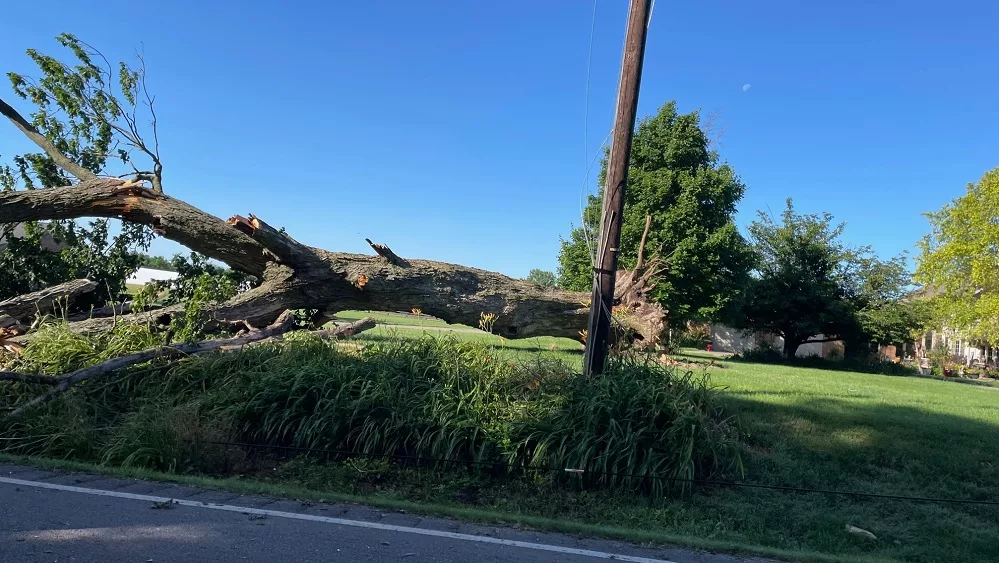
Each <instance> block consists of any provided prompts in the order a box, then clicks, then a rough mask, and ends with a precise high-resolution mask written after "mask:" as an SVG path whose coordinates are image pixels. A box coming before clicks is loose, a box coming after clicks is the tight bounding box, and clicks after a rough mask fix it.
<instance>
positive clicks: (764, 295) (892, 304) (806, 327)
mask: <svg viewBox="0 0 999 563" xmlns="http://www.w3.org/2000/svg"><path fill="white" fill-rule="evenodd" d="M832 221H833V218H832V216H831V215H830V214H828V213H824V214H822V215H814V214H801V213H798V212H796V211H795V210H794V205H793V203H792V201H791V200H790V199H788V200H787V207H786V208H785V210H784V212H783V214H782V215H781V220H780V221H779V222H778V221H777V220H776V219H774V218H773V217H771V216H770V215H768V214H766V213H762V212H761V213H760V214H759V218H758V219H757V220H756V221H754V222H753V223H752V224H750V226H749V233H750V238H751V240H752V243H753V248H754V250H755V251H756V253H757V256H758V261H757V268H756V271H755V272H754V275H753V277H752V279H751V281H750V282H749V284H748V286H747V291H746V293H745V295H744V296H743V299H742V302H741V303H740V307H739V308H738V309H737V311H736V312H735V314H734V318H733V319H731V322H732V324H733V325H735V326H736V327H737V328H743V329H748V330H753V331H755V332H768V333H772V334H776V335H779V336H781V337H782V338H783V339H784V350H783V353H784V356H785V357H793V356H794V354H795V352H796V351H797V349H798V347H799V346H801V345H802V344H805V343H808V342H827V341H830V340H840V339H842V340H846V341H847V342H848V344H849V343H853V344H859V343H865V342H885V343H887V342H898V341H904V340H907V339H908V338H909V333H910V332H911V331H912V330H913V328H914V326H913V323H914V322H915V320H914V319H915V318H916V317H915V314H914V313H913V312H912V311H910V310H909V309H907V308H906V307H905V305H904V304H903V303H901V301H900V299H901V297H902V295H903V294H904V291H905V288H906V287H907V286H908V273H907V271H906V266H905V259H904V257H901V256H900V257H897V258H893V259H892V260H888V261H882V260H879V259H878V258H877V257H876V256H874V254H873V252H872V251H871V249H870V248H869V247H861V248H856V249H854V248H848V247H846V246H845V245H844V244H843V243H842V242H841V240H840V237H841V235H842V233H843V228H844V225H843V224H839V225H834V224H833V222H832ZM819 334H821V335H823V337H822V338H818V339H817V338H815V336H816V335H819Z"/></svg>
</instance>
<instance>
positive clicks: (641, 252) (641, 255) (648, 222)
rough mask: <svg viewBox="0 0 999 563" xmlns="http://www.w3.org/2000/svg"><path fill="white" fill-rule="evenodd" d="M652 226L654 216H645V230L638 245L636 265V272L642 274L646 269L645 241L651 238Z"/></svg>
mask: <svg viewBox="0 0 999 563" xmlns="http://www.w3.org/2000/svg"><path fill="white" fill-rule="evenodd" d="M651 226H652V215H646V216H645V230H644V231H642V240H641V242H639V243H638V262H637V263H636V264H635V271H636V272H640V271H642V269H643V268H644V267H645V239H647V238H648V237H649V228H650V227H651Z"/></svg>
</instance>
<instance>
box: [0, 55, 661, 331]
mask: <svg viewBox="0 0 999 563" xmlns="http://www.w3.org/2000/svg"><path fill="white" fill-rule="evenodd" d="M67 37H68V38H67ZM63 40H64V41H67V42H68V43H69V44H70V45H71V46H74V45H75V46H76V47H78V48H79V49H78V50H80V49H82V52H83V53H85V55H86V57H87V58H85V59H84V58H82V57H81V60H83V61H84V63H85V64H86V65H89V66H87V68H88V69H89V73H88V74H87V75H85V76H83V75H81V76H80V80H83V81H84V83H85V84H86V85H87V87H85V88H78V87H77V86H76V85H75V83H73V84H72V85H71V87H70V86H59V87H61V88H63V90H60V93H61V94H65V95H68V96H70V97H72V98H73V99H76V100H78V101H79V103H78V104H76V105H71V104H70V105H65V104H64V105H62V106H60V107H61V108H62V109H63V110H64V111H66V112H67V113H71V112H77V113H78V114H80V115H82V116H84V117H86V118H87V119H88V120H90V121H91V122H93V123H95V124H98V125H100V124H106V125H107V127H108V128H109V129H110V130H111V131H113V132H115V133H116V134H118V135H120V136H121V138H122V139H123V143H125V144H127V145H128V146H131V147H133V148H136V149H138V150H139V152H142V153H144V154H145V155H146V156H147V157H149V159H151V162H152V171H140V170H139V169H137V168H135V165H134V164H133V163H132V160H131V159H129V160H127V162H128V163H129V164H131V165H132V166H133V168H134V169H135V174H134V176H132V177H131V178H129V179H126V178H118V177H101V176H99V175H98V174H96V173H94V172H93V171H92V170H91V169H90V168H87V167H84V166H80V165H79V164H78V163H77V162H76V161H75V160H74V159H73V158H70V156H68V155H67V154H64V153H63V152H62V151H60V149H59V148H58V146H57V144H56V143H53V142H51V140H50V139H49V138H48V137H47V136H46V135H44V134H42V133H40V132H39V131H38V130H37V129H36V128H35V126H34V125H33V124H32V122H30V121H28V120H26V119H24V118H23V117H22V116H21V115H20V114H19V113H18V112H17V111H16V110H15V109H14V108H13V107H11V106H10V105H9V104H6V103H4V102H3V101H2V100H0V113H2V114H3V115H5V116H6V117H7V118H8V119H9V120H10V121H11V122H12V123H13V124H14V125H15V127H16V128H17V129H18V130H20V131H22V132H23V133H24V134H25V135H26V136H27V137H28V138H29V139H30V140H32V141H33V142H34V143H35V144H36V145H38V147H39V148H40V149H42V151H44V153H45V156H46V157H47V162H48V163H50V165H51V166H52V167H53V168H58V169H61V170H62V171H64V172H65V173H67V174H69V175H72V176H74V177H75V178H76V179H77V180H78V182H77V183H68V184H66V185H62V186H54V187H49V188H46V189H35V190H19V191H18V190H15V191H6V192H0V224H2V223H15V222H23V221H39V220H57V219H78V218H83V217H102V218H117V219H122V220H124V221H127V222H131V223H136V224H141V225H146V226H148V227H150V228H152V229H153V230H154V231H155V232H156V233H158V234H160V235H162V236H164V237H166V238H168V239H171V240H174V241H176V242H179V243H181V244H183V245H184V246H186V247H188V248H190V249H191V250H194V251H196V252H199V253H201V254H204V255H206V256H208V257H210V258H214V259H216V260H219V261H221V262H224V263H225V264H227V265H229V266H230V267H232V268H234V269H236V270H240V271H242V272H245V273H247V274H251V275H253V276H255V277H257V278H258V279H259V280H260V285H259V286H258V287H256V288H254V289H252V290H250V291H247V292H244V293H241V294H239V295H237V296H236V297H234V298H233V299H231V300H229V301H227V302H225V303H222V304H219V305H212V306H210V307H207V308H206V311H205V312H206V313H207V314H208V315H209V316H210V318H211V319H213V321H216V322H218V323H221V324H225V323H233V322H240V321H245V322H248V323H251V324H254V325H258V326H259V325H264V324H267V323H269V322H272V321H274V320H275V319H276V318H277V317H278V315H280V314H281V313H282V312H283V311H286V310H289V309H316V310H319V314H318V316H319V317H326V318H329V317H331V316H332V315H333V314H334V313H335V312H337V311H341V310H346V309H364V310H385V311H395V310H410V309H413V308H419V309H421V310H422V311H423V312H424V313H426V314H428V315H431V316H434V317H437V318H440V319H442V320H444V321H447V322H449V323H461V324H467V325H472V326H476V325H479V324H480V320H481V319H484V318H487V319H490V323H489V324H490V326H491V330H492V331H493V332H495V333H497V334H499V335H502V336H504V337H506V338H525V337H532V336H541V335H551V336H564V337H570V338H578V337H579V336H580V334H581V331H582V330H583V329H584V328H585V326H586V320H587V316H588V308H589V298H590V296H589V294H587V293H579V292H569V291H563V290H559V289H549V288H543V287H540V286H537V285H535V284H533V283H531V282H528V281H524V280H516V279H512V278H510V277H507V276H504V275H502V274H498V273H495V272H488V271H485V270H479V269H475V268H469V267H466V266H460V265H455V264H447V263H443V262H434V261H429V260H416V259H410V258H403V257H400V256H398V255H397V254H396V253H395V252H393V251H392V250H391V249H390V248H389V247H388V246H386V245H382V244H376V243H373V242H371V241H370V240H368V243H369V244H370V245H371V247H372V249H373V250H374V251H375V253H376V255H374V256H371V255H362V254H348V253H342V252H332V251H328V250H323V249H319V248H313V247H310V246H307V245H304V244H302V243H300V242H298V241H296V240H295V239H293V238H292V237H291V236H289V235H288V234H287V233H285V232H283V231H279V230H277V229H275V228H273V227H271V226H270V225H268V224H267V223H266V222H264V221H263V220H262V219H260V218H259V217H256V216H254V215H249V216H248V217H243V216H239V215H234V216H233V217H232V218H230V219H229V220H227V221H226V220H222V219H220V218H218V217H215V216H213V215H211V214H208V213H205V212H204V211H201V210H200V209H198V208H196V207H194V206H192V205H190V204H188V203H186V202H184V201H181V200H178V199H175V198H173V197H171V196H169V195H167V194H166V193H164V191H163V183H162V168H163V167H162V164H161V162H160V159H159V153H158V147H157V146H156V144H153V143H146V142H145V141H144V140H143V139H142V137H141V136H140V135H139V131H138V126H137V124H136V118H135V108H134V105H135V99H136V98H139V97H140V96H141V95H142V94H144V93H145V84H144V69H142V71H141V73H140V72H136V73H135V74H134V79H133V80H131V82H128V83H127V84H126V83H125V82H124V81H123V82H122V89H123V90H124V89H125V88H126V85H127V86H128V88H130V90H128V92H127V93H126V95H125V97H126V98H127V99H128V100H129V101H130V102H132V104H133V107H132V108H131V113H130V112H129V111H127V108H126V109H121V108H118V109H115V107H116V106H113V105H112V110H114V111H110V112H108V111H106V110H105V109H104V108H105V107H106V106H108V104H111V103H112V102H113V103H115V104H117V103H120V102H118V101H117V100H116V99H115V98H114V97H113V96H110V95H109V94H107V92H106V89H107V84H108V83H112V84H113V83H114V78H113V76H112V72H111V68H110V65H109V66H108V68H107V69H106V70H105V69H103V68H101V67H98V66H96V65H93V64H92V63H91V58H96V57H101V58H103V57H102V56H101V55H100V53H97V52H96V51H94V50H92V48H90V47H89V46H88V45H86V44H85V43H82V42H80V41H78V40H76V39H75V38H74V37H72V36H64V37H63ZM76 54H77V56H78V57H80V53H79V52H77V53H76ZM46 61H47V62H48V63H51V62H52V61H54V59H46ZM105 62H106V61H105ZM59 64H61V63H59ZM44 70H45V69H44V68H43V71H44ZM62 70H63V71H65V72H72V71H71V70H70V69H69V67H65V66H64V67H62ZM94 76H99V77H102V79H101V80H100V81H96V82H95V81H94V79H93V77H94ZM48 78H50V79H52V80H55V81H56V83H57V84H63V83H64V82H60V81H65V80H66V79H65V78H64V75H63V74H59V75H51V74H50V75H49V76H48ZM22 82H23V83H27V82H24V81H23V80H22ZM66 83H67V84H68V82H66ZM140 84H141V89H140V86H139V85H140ZM31 87H33V88H35V90H30V88H31ZM24 88H27V90H26V91H25V92H26V93H22V92H21V91H19V93H22V95H23V96H24V97H28V96H27V94H32V93H38V94H39V96H41V98H45V96H46V95H48V94H49V92H48V90H46V88H49V89H53V88H55V87H54V86H50V85H48V83H46V84H42V85H41V86H35V85H31V86H30V87H28V86H25V87H24ZM102 96H103V97H102ZM33 97H35V96H33ZM53 97H54V98H57V96H53ZM145 97H146V100H147V105H148V107H149V111H150V113H151V114H152V128H153V138H154V139H155V138H156V129H155V128H156V121H155V113H154V112H153V101H152V98H150V97H149V96H148V94H145ZM95 99H100V100H103V102H104V103H103V105H100V106H99V108H100V109H101V111H97V110H96V109H93V108H95V107H97V106H96V105H95V104H94V103H93V100H95ZM107 99H110V100H111V102H108V101H107ZM88 108H89V109H88ZM129 116H130V117H129ZM121 119H123V120H124V121H123V123H119V121H118V120H121ZM95 127H96V125H95ZM57 133H58V134H64V133H63V131H62V130H58V131H56V132H55V133H53V134H57ZM123 160H125V159H123ZM646 274H647V272H643V271H634V272H622V273H620V274H619V276H620V277H622V278H623V279H627V280H629V281H630V282H633V283H624V284H622V291H620V292H619V293H618V301H619V303H620V308H621V309H622V312H623V314H621V315H620V319H621V323H622V324H623V325H624V326H625V327H626V329H627V332H629V333H631V334H632V335H633V336H635V337H636V338H637V339H639V340H641V341H643V342H644V343H645V344H655V343H657V342H658V341H659V337H660V334H661V332H662V329H663V326H664V325H665V320H666V311H664V310H663V309H662V308H661V307H660V306H659V305H658V304H655V303H651V302H649V301H648V299H647V293H648V291H647V290H648V287H649V286H650V284H651V279H650V276H649V275H646ZM179 310H180V309H179V308H177V307H174V308H170V307H167V308H164V309H162V310H160V311H157V312H156V313H155V314H156V315H158V316H159V317H160V319H161V320H162V319H164V318H168V317H169V316H170V315H173V314H176V313H177V312H178V311H179ZM639 311H640V313H641V314H628V313H629V312H639ZM145 315H148V314H145ZM140 317H141V315H140ZM123 320H126V321H127V320H135V319H133V318H131V317H130V316H125V317H119V318H115V319H112V322H121V321H123ZM107 322H108V319H89V320H86V321H82V322H81V323H79V325H80V326H79V328H80V329H81V330H91V329H95V327H104V326H107V324H106V323H107Z"/></svg>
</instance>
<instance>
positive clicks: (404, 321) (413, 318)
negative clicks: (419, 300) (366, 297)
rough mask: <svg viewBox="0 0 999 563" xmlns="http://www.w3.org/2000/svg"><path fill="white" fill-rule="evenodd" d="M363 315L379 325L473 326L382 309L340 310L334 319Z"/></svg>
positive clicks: (462, 327) (344, 319) (356, 318)
mask: <svg viewBox="0 0 999 563" xmlns="http://www.w3.org/2000/svg"><path fill="white" fill-rule="evenodd" d="M364 317H371V318H373V319H375V321H377V322H378V324H379V325H403V326H420V327H448V328H459V329H471V328H475V327H470V326H466V325H459V324H454V325H452V324H448V323H446V322H444V321H442V320H440V319H438V318H436V317H430V316H427V315H413V314H410V313H386V312H384V311H341V312H339V313H337V314H336V320H338V321H347V322H351V321H356V320H360V319H363V318H364Z"/></svg>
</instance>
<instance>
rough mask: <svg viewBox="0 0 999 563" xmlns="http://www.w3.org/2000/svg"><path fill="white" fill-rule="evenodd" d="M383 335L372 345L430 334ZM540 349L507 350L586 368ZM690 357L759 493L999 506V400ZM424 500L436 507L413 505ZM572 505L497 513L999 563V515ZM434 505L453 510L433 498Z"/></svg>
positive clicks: (866, 377) (735, 495) (720, 494)
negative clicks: (735, 424) (710, 386)
mask: <svg viewBox="0 0 999 563" xmlns="http://www.w3.org/2000/svg"><path fill="white" fill-rule="evenodd" d="M382 330H383V331H384V332H382V333H378V332H377V331H376V332H375V333H374V334H369V335H368V336H367V338H369V339H379V338H411V337H419V336H420V335H421V331H409V330H402V329H388V330H385V329H382ZM437 334H439V333H437ZM455 336H456V337H458V338H462V339H468V338H476V339H478V338H487V339H488V338H496V337H492V336H490V335H481V336H479V335H474V334H463V333H455ZM497 340H498V339H497ZM537 340H538V342H537V343H535V344H533V345H531V344H529V343H530V342H532V340H527V341H523V342H521V341H506V342H505V343H503V345H502V348H501V349H504V350H506V351H507V352H508V353H511V354H514V355H517V356H519V355H522V353H523V352H528V353H529V352H530V350H532V349H533V350H538V349H542V350H543V351H545V352H547V353H554V354H558V355H561V356H563V357H564V358H565V359H567V360H568V361H573V362H577V363H578V362H579V361H580V359H579V358H580V357H579V354H578V348H579V345H578V343H575V342H572V341H570V340H566V339H551V340H550V341H549V340H542V339H537ZM552 347H554V348H555V351H554V352H552V351H551V348H552ZM525 348H526V350H525ZM687 355H689V356H693V357H695V358H697V359H699V360H702V361H703V360H704V359H706V358H709V357H710V358H711V359H715V360H716V363H717V366H716V367H711V368H707V369H708V370H709V375H710V377H711V380H712V382H713V383H714V384H715V385H718V386H720V387H722V390H721V397H722V401H723V404H724V405H725V406H726V407H727V409H728V411H729V412H730V413H731V414H732V415H733V416H735V417H736V418H737V419H738V421H739V424H740V426H741V427H742V428H743V429H744V431H745V433H746V435H747V442H748V446H747V448H746V451H745V453H744V456H745V462H746V477H745V481H746V482H750V483H758V484H767V485H780V486H791V487H804V488H816V489H836V490H844V491H857V492H866V493H877V494H889V495H901V496H914V497H932V498H954V499H973V500H991V501H999V389H996V388H991V387H986V386H976V385H959V384H955V383H954V382H952V381H942V380H935V379H929V378H920V377H899V376H883V375H871V374H861V373H852V372H842V371H834V370H824V369H806V368H800V367H790V366H779V365H764V364H750V363H739V362H729V361H724V360H722V361H719V360H718V358H717V355H709V354H707V353H699V352H695V351H690V352H689V354H687ZM692 359H693V358H692ZM698 369H703V368H698ZM525 493H526V491H525ZM412 494H420V495H426V493H425V492H421V493H409V494H407V497H406V498H412V496H411V495H412ZM570 498H573V497H572V495H567V496H565V499H566V502H565V503H560V502H553V501H552V499H551V498H548V497H545V496H542V497H538V499H537V500H536V501H535V500H532V499H531V498H529V496H528V495H526V494H525V495H524V496H523V498H521V495H518V494H512V495H509V496H508V497H507V498H505V499H502V500H496V501H495V505H496V507H497V508H502V509H504V510H513V511H516V512H525V513H529V514H538V515H542V516H547V517H553V518H576V519H578V520H581V521H585V522H591V523H596V524H611V523H613V524H615V525H619V526H625V527H631V528H634V529H636V530H649V531H660V532H666V533H669V534H677V535H688V536H696V537H697V538H700V539H706V540H709V541H721V542H734V543H740V544H748V545H755V546H758V547H763V548H774V549H781V550H804V551H807V552H812V553H815V552H820V553H826V554H839V555H842V556H844V557H845V558H846V559H847V560H852V559H855V558H857V557H860V556H872V557H876V558H885V559H889V560H908V561H985V560H993V561H995V560H999V506H972V505H958V504H939V503H926V502H912V501H902V500H886V499H870V498H856V497H849V496H839V495H824V494H816V493H789V492H779V491H769V490H762V489H744V488H709V487H704V488H701V489H700V490H699V492H698V493H697V494H695V495H694V497H693V498H691V499H688V500H683V501H670V502H667V503H666V504H665V505H662V506H655V507H653V506H643V505H642V504H641V503H637V502H636V501H635V499H629V498H627V497H626V496H625V497H621V496H617V497H614V498H610V497H608V498H605V499H604V500H603V501H602V502H603V504H602V505H600V506H597V505H595V504H594V503H593V502H592V501H593V499H595V498H600V495H599V494H595V495H593V496H590V497H586V498H587V499H588V500H583V499H580V498H573V500H571V501H570V500H569V499H570ZM427 500H435V501H440V500H441V499H440V498H439V497H436V496H434V495H430V496H429V497H428V498H427ZM847 525H852V526H856V527H860V528H863V529H866V530H869V531H871V532H873V533H874V534H875V535H877V536H878V540H877V541H871V540H867V539H863V538H859V537H857V536H854V535H851V534H848V533H847V532H846V531H845V529H844V528H845V527H846V526H847Z"/></svg>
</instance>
